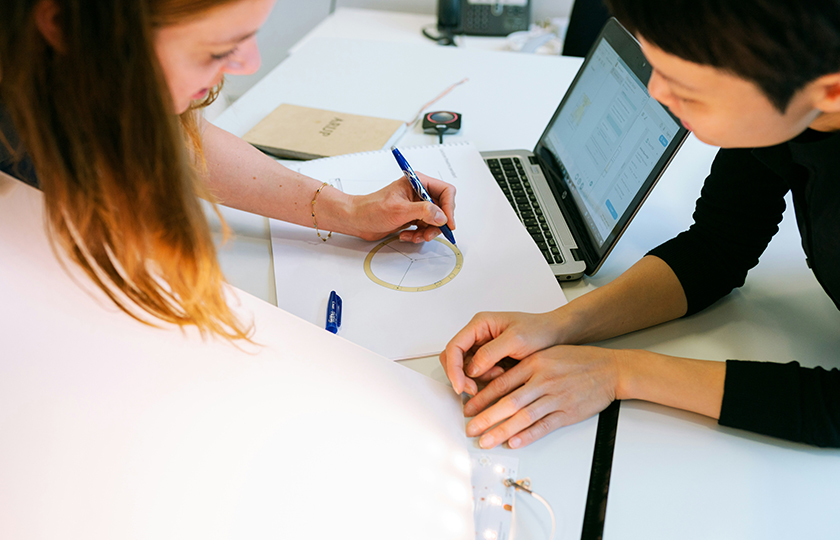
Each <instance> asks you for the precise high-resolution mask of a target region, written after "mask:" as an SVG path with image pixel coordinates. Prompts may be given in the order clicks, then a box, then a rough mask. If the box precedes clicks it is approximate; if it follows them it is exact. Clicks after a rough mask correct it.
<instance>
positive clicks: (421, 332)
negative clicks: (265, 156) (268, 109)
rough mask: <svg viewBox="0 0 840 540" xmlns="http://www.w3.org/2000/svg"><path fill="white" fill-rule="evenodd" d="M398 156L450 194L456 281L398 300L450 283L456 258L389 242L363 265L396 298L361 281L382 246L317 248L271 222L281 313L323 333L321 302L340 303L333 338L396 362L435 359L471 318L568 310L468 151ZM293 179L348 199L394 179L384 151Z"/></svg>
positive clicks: (342, 240)
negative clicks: (333, 185) (335, 297)
mask: <svg viewBox="0 0 840 540" xmlns="http://www.w3.org/2000/svg"><path fill="white" fill-rule="evenodd" d="M400 151H401V152H402V153H403V155H404V156H405V157H406V159H407V160H408V162H409V163H410V164H411V165H412V167H413V168H414V169H415V170H416V171H418V172H422V173H425V174H427V175H429V176H434V177H437V178H440V179H442V180H445V181H447V182H449V183H451V184H453V185H455V186H456V188H457V190H458V191H457V195H456V204H457V208H456V214H455V223H456V225H457V228H456V229H455V230H454V231H453V232H454V235H455V239H456V243H457V247H458V249H459V250H460V252H461V254H462V255H463V266H462V268H461V269H460V272H458V273H457V275H456V276H455V277H453V278H452V279H451V281H448V282H447V283H445V284H443V285H441V286H439V287H435V288H432V289H431V290H424V291H421V292H409V291H406V290H404V289H405V288H408V289H412V288H418V287H423V286H426V287H429V286H432V285H433V284H434V283H436V282H437V281H439V280H441V279H444V278H446V277H447V276H449V275H450V272H451V271H452V269H453V268H454V267H455V265H456V264H457V263H456V257H457V255H453V252H452V251H451V250H450V249H448V248H446V247H445V246H444V245H443V244H441V243H439V242H431V243H428V244H426V245H424V246H414V245H405V244H403V245H401V244H400V243H399V241H395V242H393V243H389V244H388V245H387V246H385V247H383V248H381V249H380V250H379V251H377V252H376V254H375V255H374V258H373V260H372V261H371V263H370V266H371V268H372V270H373V272H374V274H375V275H376V276H377V277H380V278H382V279H383V281H385V282H387V283H392V284H401V286H402V288H403V290H394V289H391V288H387V287H385V286H382V285H381V284H377V283H376V282H374V281H373V280H372V279H371V278H370V277H368V275H367V274H366V272H365V259H366V258H367V257H368V255H369V254H370V253H371V251H372V250H374V248H376V247H377V246H378V245H379V244H380V243H381V242H365V241H363V240H359V239H357V238H352V237H348V236H343V235H336V234H333V236H332V238H331V239H330V240H329V241H328V242H322V241H321V240H320V239H319V238H318V237H317V236H316V235H315V232H314V231H313V230H312V229H310V228H306V227H300V226H297V225H291V224H288V223H284V222H280V221H275V220H272V221H271V242H272V249H273V252H274V255H273V256H274V274H275V279H276V285H277V304H278V305H279V306H280V307H281V308H283V309H286V310H288V311H290V312H291V313H294V314H295V315H298V316H299V317H301V318H303V319H305V320H307V321H310V322H312V323H314V324H317V325H321V326H323V324H324V322H325V318H326V308H327V299H328V297H329V294H330V291H331V290H335V291H336V292H337V293H338V294H339V295H340V296H341V297H342V299H343V301H344V308H343V309H344V313H343V320H342V326H341V330H340V331H339V335H341V336H343V337H345V338H347V339H348V340H350V341H352V342H354V343H358V344H359V345H361V346H363V347H365V348H368V349H370V350H372V351H375V352H377V353H379V354H381V355H383V356H385V357H387V358H391V359H393V360H400V359H406V358H416V357H420V356H429V355H433V354H437V353H439V352H440V351H442V350H443V348H444V346H445V345H446V343H447V342H448V341H449V340H450V339H451V338H452V336H454V335H455V333H456V332H458V330H460V329H461V328H462V327H463V326H464V325H465V324H467V323H468V322H469V320H470V319H471V318H472V317H473V315H475V313H477V312H479V311H527V312H545V311H550V310H552V309H555V308H557V307H559V306H561V305H563V304H565V303H566V298H565V296H564V295H563V291H562V289H561V288H560V286H559V285H558V283H557V280H556V279H555V278H554V274H553V273H552V272H551V269H550V268H549V266H548V265H547V264H546V262H545V259H544V258H543V256H542V254H540V251H539V249H538V248H537V246H536V244H534V242H533V240H531V237H530V236H528V233H527V231H526V230H525V228H524V227H523V226H522V224H521V223H520V221H519V220H518V218H517V217H516V214H515V213H514V212H513V209H512V208H511V207H510V204H509V203H508V202H507V200H506V199H505V197H504V195H503V194H502V192H501V190H499V189H498V187H497V186H496V183H495V181H494V180H493V177H492V176H491V175H490V172H489V170H488V169H487V166H486V165H485V164H484V162H483V160H482V159H481V155H480V154H479V153H478V152H477V151H476V150H475V148H474V147H473V146H472V145H471V144H463V143H462V144H444V145H439V146H425V147H414V148H401V149H400ZM299 170H300V172H302V173H303V174H306V175H308V176H312V177H314V178H317V179H319V180H322V181H325V182H331V181H334V180H335V179H336V178H338V179H340V181H341V185H342V188H343V190H344V191H345V192H347V193H351V194H365V193H370V192H373V191H376V190H377V189H380V188H382V187H384V186H385V185H387V184H388V183H390V182H392V181H393V180H395V179H397V178H400V176H402V172H401V171H400V168H399V166H397V163H396V161H395V160H394V157H393V156H392V155H391V153H390V151H387V150H386V151H382V152H370V153H363V154H353V155H350V156H338V157H335V158H327V159H321V160H316V161H310V162H307V163H304V164H303V165H301V166H300V168H299ZM322 234H324V233H322ZM400 279H402V280H403V281H398V280H400Z"/></svg>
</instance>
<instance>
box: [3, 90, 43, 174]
mask: <svg viewBox="0 0 840 540" xmlns="http://www.w3.org/2000/svg"><path fill="white" fill-rule="evenodd" d="M0 172H4V173H6V174H8V175H9V176H14V177H15V178H17V179H18V180H22V181H24V182H26V183H27V184H29V185H31V186H33V187H38V177H37V176H36V174H35V167H34V166H33V164H32V159H31V158H30V157H29V155H28V154H27V153H26V152H25V151H24V149H23V146H22V145H21V142H20V138H19V137H18V134H17V130H15V126H14V125H13V124H12V117H11V116H10V115H9V111H8V110H6V107H5V106H4V105H3V102H2V101H0Z"/></svg>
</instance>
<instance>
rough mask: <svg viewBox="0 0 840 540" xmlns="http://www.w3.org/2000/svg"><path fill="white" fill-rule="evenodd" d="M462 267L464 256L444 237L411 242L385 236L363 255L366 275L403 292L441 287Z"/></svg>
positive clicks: (397, 237)
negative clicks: (429, 240)
mask: <svg viewBox="0 0 840 540" xmlns="http://www.w3.org/2000/svg"><path fill="white" fill-rule="evenodd" d="M463 266H464V256H463V255H462V254H461V251H460V250H459V249H458V248H457V247H456V246H454V245H452V244H450V243H449V242H447V241H446V240H444V239H443V238H435V239H434V240H432V241H431V242H424V243H422V244H414V243H408V242H400V241H399V236H392V237H389V238H386V239H385V240H383V241H382V242H381V243H379V244H377V245H376V247H374V248H373V249H372V250H370V253H368V255H367V257H366V258H365V274H367V277H368V278H370V280H371V281H373V282H374V283H376V284H377V285H381V286H382V287H385V288H388V289H393V290H395V291H402V292H423V291H431V290H433V289H437V288H439V287H443V286H444V285H446V284H447V283H449V282H450V281H452V280H453V279H454V278H455V276H457V275H458V272H460V271H461V268H462V267H463Z"/></svg>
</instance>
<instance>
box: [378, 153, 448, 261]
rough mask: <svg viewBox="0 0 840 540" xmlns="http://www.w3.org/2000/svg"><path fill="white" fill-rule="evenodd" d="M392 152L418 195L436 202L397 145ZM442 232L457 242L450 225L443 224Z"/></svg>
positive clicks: (428, 200)
mask: <svg viewBox="0 0 840 540" xmlns="http://www.w3.org/2000/svg"><path fill="white" fill-rule="evenodd" d="M391 153H393V154H394V159H396V160H397V164H398V165H399V166H400V169H402V171H403V174H405V177H406V178H407V179H408V181H409V182H410V183H411V187H413V188H414V191H415V192H417V196H418V197H420V198H421V199H423V200H424V201H426V202H430V203H432V204H435V202H434V201H433V200H432V198H431V197H429V192H427V191H426V188H424V187H423V184H422V183H420V179H419V178H417V174H415V172H414V169H412V168H411V165H409V164H408V162H407V161H406V160H405V158H404V157H403V155H402V154H401V153H400V151H399V150H397V147H396V146H392V147H391ZM440 232H442V233H443V236H445V237H446V239H447V240H449V241H450V242H451V243H452V244H453V245H454V244H455V236H454V235H453V234H452V229H450V228H449V225H441V226H440Z"/></svg>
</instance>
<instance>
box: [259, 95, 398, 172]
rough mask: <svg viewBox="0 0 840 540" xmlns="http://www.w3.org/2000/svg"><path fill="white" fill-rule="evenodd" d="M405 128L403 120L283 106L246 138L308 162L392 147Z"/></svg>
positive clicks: (268, 150)
mask: <svg viewBox="0 0 840 540" xmlns="http://www.w3.org/2000/svg"><path fill="white" fill-rule="evenodd" d="M405 129H406V124H405V122H403V121H402V120H392V119H389V118H377V117H374V116H360V115H357V114H347V113H343V112H336V111H328V110H324V109H314V108H311V107H300V106H298V105H290V104H288V103H283V104H282V105H280V106H279V107H277V108H276V109H274V110H273V111H272V112H271V113H270V114H269V115H268V116H266V117H265V118H263V119H262V120H261V121H260V122H259V123H258V124H257V125H256V126H254V127H253V128H252V129H251V130H250V131H249V132H248V133H246V134H245V136H244V137H243V139H245V140H246V141H248V142H249V143H251V144H252V145H254V146H255V147H257V148H259V149H260V150H262V151H263V152H266V153H267V154H271V155H273V156H277V157H279V158H283V159H301V160H307V159H317V158H322V157H330V156H338V155H342V154H351V153H355V152H367V151H371V150H380V149H382V148H386V147H390V145H391V144H393V143H394V142H395V141H396V140H397V139H398V138H399V136H400V135H402V134H403V133H404V132H405Z"/></svg>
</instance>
